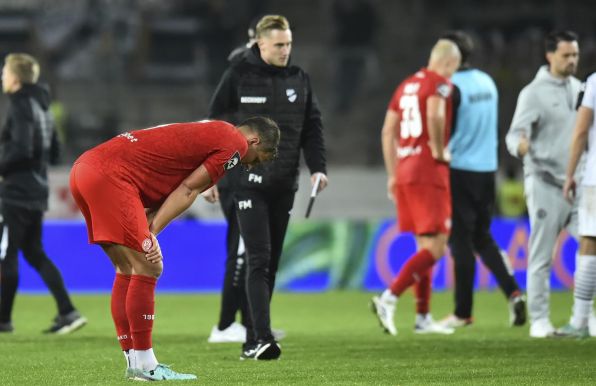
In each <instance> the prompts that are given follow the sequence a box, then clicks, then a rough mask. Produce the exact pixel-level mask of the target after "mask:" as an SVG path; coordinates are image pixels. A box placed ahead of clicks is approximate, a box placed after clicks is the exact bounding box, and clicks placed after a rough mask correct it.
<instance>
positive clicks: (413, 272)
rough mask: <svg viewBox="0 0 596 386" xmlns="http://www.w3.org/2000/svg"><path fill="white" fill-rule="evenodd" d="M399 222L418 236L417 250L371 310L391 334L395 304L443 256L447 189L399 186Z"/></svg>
mask: <svg viewBox="0 0 596 386" xmlns="http://www.w3.org/2000/svg"><path fill="white" fill-rule="evenodd" d="M396 189H397V192H396V197H397V204H398V219H399V227H400V230H401V231H411V232H413V233H415V234H417V235H420V236H419V237H417V243H418V244H417V245H418V250H417V251H416V253H414V254H413V255H412V256H410V258H409V259H408V260H407V261H406V263H405V264H404V265H403V266H402V267H401V269H400V271H399V273H398V274H397V276H396V278H395V279H394V281H393V282H392V283H391V284H390V286H389V288H388V289H386V290H385V291H384V292H383V293H382V294H381V296H380V297H376V296H375V297H373V299H372V307H373V311H374V312H375V314H376V315H377V318H378V319H379V322H380V323H381V326H382V327H383V329H384V330H385V331H386V332H388V333H389V334H391V335H396V334H397V330H396V328H395V324H394V321H393V314H394V312H395V305H396V303H397V299H398V298H399V296H401V294H402V293H403V292H404V291H405V290H406V289H408V288H409V287H411V286H412V285H413V284H414V283H415V282H416V281H418V280H419V278H420V277H422V276H423V275H424V273H425V272H427V271H429V270H430V269H431V268H432V267H433V266H434V265H435V262H436V261H437V260H438V259H440V258H441V256H443V254H444V253H445V248H446V246H447V237H448V230H447V228H446V227H447V226H449V224H450V222H451V197H450V195H449V192H448V190H446V189H441V188H437V187H434V186H415V185H414V186H412V185H406V186H401V185H398V186H397V188H396Z"/></svg>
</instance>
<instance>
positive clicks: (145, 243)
mask: <svg viewBox="0 0 596 386" xmlns="http://www.w3.org/2000/svg"><path fill="white" fill-rule="evenodd" d="M151 247H153V241H151V239H150V238H146V239H145V240H143V243H142V244H141V248H143V251H145V252H149V251H150V250H151Z"/></svg>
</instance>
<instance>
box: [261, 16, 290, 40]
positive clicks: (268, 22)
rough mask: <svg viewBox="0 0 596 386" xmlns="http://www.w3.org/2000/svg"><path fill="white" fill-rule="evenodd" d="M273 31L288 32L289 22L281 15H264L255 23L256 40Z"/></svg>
mask: <svg viewBox="0 0 596 386" xmlns="http://www.w3.org/2000/svg"><path fill="white" fill-rule="evenodd" d="M274 29H278V30H282V31H285V30H288V29H290V22H289V21H288V19H286V18H285V17H284V16H282V15H265V16H263V17H262V18H261V20H259V22H258V23H257V28H256V38H257V39H258V38H260V37H261V36H263V35H265V34H268V33H269V31H271V30H274Z"/></svg>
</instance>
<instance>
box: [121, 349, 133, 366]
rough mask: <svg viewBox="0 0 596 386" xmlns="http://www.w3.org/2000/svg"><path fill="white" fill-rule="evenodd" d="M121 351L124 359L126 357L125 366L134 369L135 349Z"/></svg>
mask: <svg viewBox="0 0 596 386" xmlns="http://www.w3.org/2000/svg"><path fill="white" fill-rule="evenodd" d="M122 353H123V354H124V359H126V367H127V368H129V369H134V368H136V366H135V362H136V360H135V350H133V349H130V350H127V351H122Z"/></svg>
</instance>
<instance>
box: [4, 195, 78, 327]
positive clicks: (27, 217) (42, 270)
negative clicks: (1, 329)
mask: <svg viewBox="0 0 596 386" xmlns="http://www.w3.org/2000/svg"><path fill="white" fill-rule="evenodd" d="M2 216H3V218H4V223H3V225H2V238H1V239H2V241H0V322H10V321H11V316H12V308H13V304H14V299H15V296H16V293H17V288H18V284H19V259H18V254H19V250H21V251H22V252H23V256H24V257H25V260H26V261H27V262H28V263H29V264H31V266H32V267H33V268H34V269H35V270H36V271H37V272H38V273H39V275H40V276H41V278H42V279H43V282H44V283H45V284H46V286H47V287H48V289H49V290H50V292H51V293H52V295H53V296H54V299H55V300H56V304H57V306H58V313H59V314H60V315H65V314H68V313H69V312H71V311H73V310H74V307H73V305H72V303H71V301H70V298H69V296H68V293H67V292H66V287H65V286H64V281H63V280H62V275H61V274H60V272H59V271H58V268H56V266H55V265H54V263H52V261H51V260H50V259H49V258H48V256H47V255H46V254H45V252H44V250H43V246H42V244H41V226H42V220H43V212H42V211H41V210H29V209H26V208H22V207H19V206H13V205H7V204H3V205H2Z"/></svg>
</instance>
